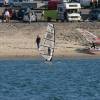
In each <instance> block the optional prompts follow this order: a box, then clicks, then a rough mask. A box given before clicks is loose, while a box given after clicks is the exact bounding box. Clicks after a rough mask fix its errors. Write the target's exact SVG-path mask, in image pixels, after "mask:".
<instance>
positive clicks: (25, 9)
mask: <svg viewBox="0 0 100 100" xmlns="http://www.w3.org/2000/svg"><path fill="white" fill-rule="evenodd" d="M29 10H30V9H29V8H20V9H19V11H18V13H17V18H18V19H19V20H22V19H23V17H24V15H25V14H26V13H27V12H28V11H29Z"/></svg>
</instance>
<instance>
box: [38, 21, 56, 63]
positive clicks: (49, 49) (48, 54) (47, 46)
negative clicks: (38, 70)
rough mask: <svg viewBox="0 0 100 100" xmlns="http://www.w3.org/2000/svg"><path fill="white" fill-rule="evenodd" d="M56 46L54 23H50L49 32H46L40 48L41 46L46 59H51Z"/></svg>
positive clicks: (41, 51) (41, 52)
mask: <svg viewBox="0 0 100 100" xmlns="http://www.w3.org/2000/svg"><path fill="white" fill-rule="evenodd" d="M54 47H55V29H54V25H53V24H51V23H48V26H47V32H46V33H45V34H44V37H43V39H42V40H41V43H40V48H39V51H40V54H41V55H42V57H44V59H46V60H47V61H50V60H51V59H52V56H53V52H54Z"/></svg>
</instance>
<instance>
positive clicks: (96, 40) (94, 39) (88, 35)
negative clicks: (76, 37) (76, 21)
mask: <svg viewBox="0 0 100 100" xmlns="http://www.w3.org/2000/svg"><path fill="white" fill-rule="evenodd" d="M77 31H79V32H80V33H81V34H82V35H83V36H84V37H85V39H86V40H87V41H88V42H89V43H92V42H94V43H96V44H100V38H98V37H97V36H96V35H94V34H93V33H91V32H89V31H87V30H84V29H80V28H78V29H77Z"/></svg>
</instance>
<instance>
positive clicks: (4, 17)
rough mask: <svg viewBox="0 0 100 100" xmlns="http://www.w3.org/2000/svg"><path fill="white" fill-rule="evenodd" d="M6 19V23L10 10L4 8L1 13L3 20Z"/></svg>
mask: <svg viewBox="0 0 100 100" xmlns="http://www.w3.org/2000/svg"><path fill="white" fill-rule="evenodd" d="M4 20H5V21H6V22H7V23H9V22H10V12H9V10H8V9H5V11H4V13H3V21H4Z"/></svg>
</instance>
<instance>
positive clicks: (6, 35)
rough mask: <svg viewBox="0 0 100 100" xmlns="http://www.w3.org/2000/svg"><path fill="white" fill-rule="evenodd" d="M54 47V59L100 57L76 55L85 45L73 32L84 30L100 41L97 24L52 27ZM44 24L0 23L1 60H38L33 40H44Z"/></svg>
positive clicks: (67, 24)
mask: <svg viewBox="0 0 100 100" xmlns="http://www.w3.org/2000/svg"><path fill="white" fill-rule="evenodd" d="M54 25H55V30H56V43H55V51H54V56H55V57H57V56H59V57H90V58H91V57H100V53H99V52H98V53H97V54H88V53H85V52H79V51H78V50H79V49H81V48H85V47H86V44H87V41H86V40H85V38H84V37H83V36H82V35H81V34H80V33H79V32H77V30H76V28H83V29H87V30H88V31H90V32H93V33H94V34H96V35H97V36H98V37H100V22H81V23H78V22H75V23H54ZM46 27H47V23H43V22H37V23H31V24H29V23H14V22H13V23H0V57H35V56H40V54H39V52H38V49H37V46H36V43H35V40H36V36H37V34H39V35H40V36H41V38H42V37H43V34H44V33H45V32H46Z"/></svg>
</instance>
